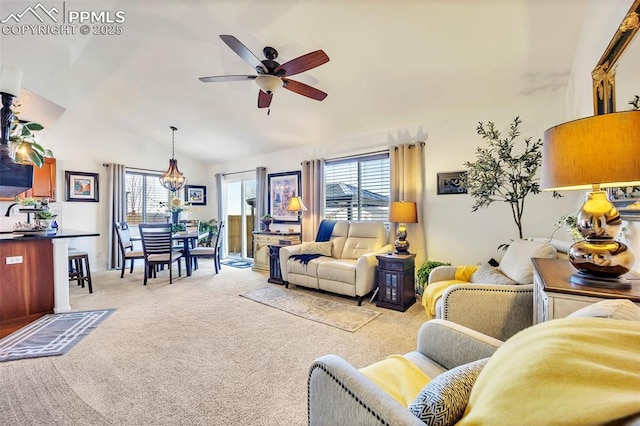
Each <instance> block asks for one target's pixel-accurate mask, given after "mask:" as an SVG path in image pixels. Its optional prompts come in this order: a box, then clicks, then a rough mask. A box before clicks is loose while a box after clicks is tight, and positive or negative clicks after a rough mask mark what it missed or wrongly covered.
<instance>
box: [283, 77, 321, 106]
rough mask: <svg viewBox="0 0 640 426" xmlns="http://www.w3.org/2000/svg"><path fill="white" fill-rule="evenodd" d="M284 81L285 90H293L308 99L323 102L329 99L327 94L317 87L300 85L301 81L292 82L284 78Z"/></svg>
mask: <svg viewBox="0 0 640 426" xmlns="http://www.w3.org/2000/svg"><path fill="white" fill-rule="evenodd" d="M282 81H284V88H285V89H287V90H291V91H292V92H294V93H297V94H299V95H302V96H306V97H307V98H311V99H315V100H317V101H321V100H323V99H324V98H326V97H327V94H326V93H324V92H323V91H322V90H318V89H316V88H315V87H311V86H309V85H308V84H304V83H300V82H299V81H295V80H290V79H288V78H283V79H282Z"/></svg>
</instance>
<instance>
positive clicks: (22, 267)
mask: <svg viewBox="0 0 640 426" xmlns="http://www.w3.org/2000/svg"><path fill="white" fill-rule="evenodd" d="M8 259H11V260H8ZM14 261H16V262H17V263H7V262H14ZM0 277H2V279H1V280H0V337H2V336H4V335H6V334H9V333H11V332H13V331H15V330H17V329H19V328H20V327H22V326H24V325H26V324H28V323H30V322H31V321H34V320H35V319H37V318H39V317H40V316H42V315H44V314H47V313H51V312H53V307H54V285H53V244H51V240H50V239H34V240H33V241H25V240H23V241H15V242H14V241H10V242H9V241H3V242H2V243H0Z"/></svg>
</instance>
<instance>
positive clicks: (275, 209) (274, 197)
mask: <svg viewBox="0 0 640 426" xmlns="http://www.w3.org/2000/svg"><path fill="white" fill-rule="evenodd" d="M268 178H269V213H270V214H271V216H272V217H273V221H274V222H275V223H278V222H280V223H282V222H300V215H298V212H295V211H293V212H290V211H287V206H288V205H289V199H291V197H297V196H299V195H301V194H300V186H301V184H300V180H301V173H300V172H299V171H297V172H285V173H271V174H269V175H268Z"/></svg>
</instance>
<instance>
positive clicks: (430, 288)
mask: <svg viewBox="0 0 640 426" xmlns="http://www.w3.org/2000/svg"><path fill="white" fill-rule="evenodd" d="M556 247H558V248H561V247H563V246H562V244H560V243H558V244H555V243H554V244H551V243H549V242H545V241H529V240H518V241H514V242H513V243H511V244H510V245H509V248H508V249H507V251H506V252H505V254H504V256H503V258H502V260H501V262H500V266H499V267H497V268H494V267H492V266H490V265H482V266H475V265H474V266H471V265H467V266H439V267H437V268H435V269H434V270H433V271H431V273H430V274H429V282H428V285H427V287H426V288H425V291H424V294H423V298H422V304H423V306H424V307H425V310H426V311H427V316H428V317H429V318H442V319H446V320H449V321H453V322H455V323H457V324H461V325H464V326H466V327H469V328H471V329H473V330H476V331H479V332H481V333H484V334H487V335H489V336H492V337H494V338H496V339H500V340H506V339H508V338H509V337H511V336H512V335H514V334H515V333H517V332H518V331H520V330H522V329H524V328H527V327H529V326H531V325H532V324H533V263H532V262H531V258H534V257H541V258H550V259H554V258H556V257H557V255H558V250H557V248H556ZM562 250H564V248H562Z"/></svg>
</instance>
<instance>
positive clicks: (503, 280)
mask: <svg viewBox="0 0 640 426" xmlns="http://www.w3.org/2000/svg"><path fill="white" fill-rule="evenodd" d="M469 282H471V283H476V284H500V285H511V284H518V283H517V282H515V281H514V280H512V279H511V278H509V277H508V276H506V275H505V274H503V273H502V272H501V271H500V270H499V269H498V268H494V267H493V266H491V265H482V266H481V267H479V268H478V269H476V272H474V273H473V275H471V278H470V279H469Z"/></svg>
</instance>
